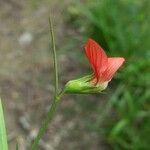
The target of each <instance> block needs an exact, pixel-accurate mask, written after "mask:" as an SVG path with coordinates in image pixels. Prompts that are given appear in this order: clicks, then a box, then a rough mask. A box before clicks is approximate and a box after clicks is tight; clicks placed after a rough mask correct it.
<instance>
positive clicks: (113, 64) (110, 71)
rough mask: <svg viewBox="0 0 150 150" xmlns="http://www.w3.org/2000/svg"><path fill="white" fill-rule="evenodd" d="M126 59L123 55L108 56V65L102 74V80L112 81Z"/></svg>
mask: <svg viewBox="0 0 150 150" xmlns="http://www.w3.org/2000/svg"><path fill="white" fill-rule="evenodd" d="M124 61H125V59H124V58H122V57H112V58H108V67H107V69H106V70H105V71H104V72H103V74H102V81H110V80H111V79H112V77H113V76H114V74H115V73H116V71H117V70H118V69H119V68H120V67H121V66H122V65H123V63H124Z"/></svg>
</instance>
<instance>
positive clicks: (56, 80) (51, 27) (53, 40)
mask: <svg viewBox="0 0 150 150" xmlns="http://www.w3.org/2000/svg"><path fill="white" fill-rule="evenodd" d="M49 25H50V34H51V43H52V50H53V60H54V69H55V96H56V95H57V94H58V67H57V55H56V44H55V38H54V31H53V24H52V21H51V17H50V18H49Z"/></svg>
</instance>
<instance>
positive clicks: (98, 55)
mask: <svg viewBox="0 0 150 150" xmlns="http://www.w3.org/2000/svg"><path fill="white" fill-rule="evenodd" d="M84 48H85V53H86V56H87V58H88V60H89V63H90V65H91V67H92V69H93V71H94V74H95V77H96V78H97V80H99V78H100V77H101V75H102V73H103V72H104V71H105V70H106V69H107V66H108V64H107V63H108V58H107V55H106V53H105V52H104V50H103V49H102V47H101V46H100V45H98V44H97V43H96V42H95V41H94V40H92V39H89V40H88V41H87V43H86V44H85V47H84Z"/></svg>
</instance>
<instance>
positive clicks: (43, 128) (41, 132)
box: [31, 92, 63, 150]
mask: <svg viewBox="0 0 150 150" xmlns="http://www.w3.org/2000/svg"><path fill="white" fill-rule="evenodd" d="M62 95H63V92H61V93H60V94H59V95H58V96H56V97H55V99H54V101H53V102H52V105H51V107H50V109H49V111H48V113H47V116H46V119H45V120H44V122H43V124H42V126H41V128H40V130H39V133H38V135H37V137H36V138H35V140H34V142H33V144H32V145H31V150H36V149H37V146H38V144H39V142H40V139H41V138H42V137H43V135H44V134H45V132H46V130H47V128H48V124H49V122H50V121H51V120H52V118H53V115H54V113H55V111H56V109H57V106H58V104H59V102H60V98H61V97H62Z"/></svg>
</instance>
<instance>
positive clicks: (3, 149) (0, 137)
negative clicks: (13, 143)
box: [0, 99, 8, 150]
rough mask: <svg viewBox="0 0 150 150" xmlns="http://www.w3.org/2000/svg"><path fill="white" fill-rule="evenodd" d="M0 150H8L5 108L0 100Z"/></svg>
mask: <svg viewBox="0 0 150 150" xmlns="http://www.w3.org/2000/svg"><path fill="white" fill-rule="evenodd" d="M0 150H8V145H7V135H6V128H5V121H4V115H3V108H2V103H1V99H0Z"/></svg>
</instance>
